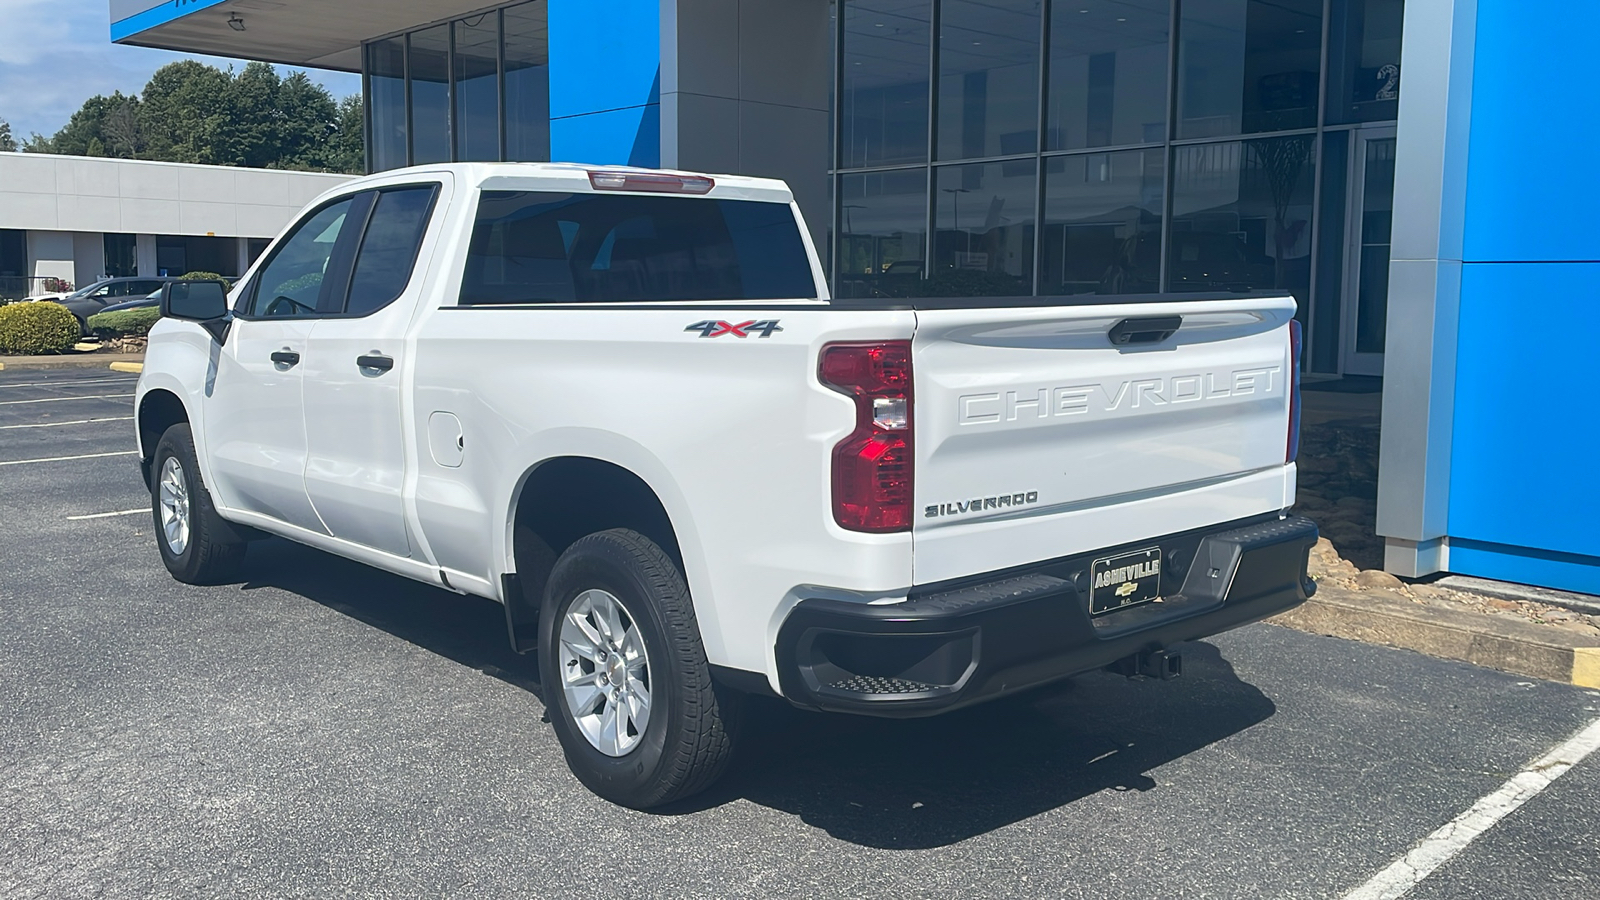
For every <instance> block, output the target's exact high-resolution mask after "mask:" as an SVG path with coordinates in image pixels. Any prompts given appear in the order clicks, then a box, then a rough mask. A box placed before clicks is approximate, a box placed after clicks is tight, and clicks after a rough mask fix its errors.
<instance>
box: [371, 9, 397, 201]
mask: <svg viewBox="0 0 1600 900" xmlns="http://www.w3.org/2000/svg"><path fill="white" fill-rule="evenodd" d="M367 91H368V99H367V111H368V116H369V117H370V118H369V121H368V130H369V131H371V133H372V136H371V138H370V140H371V141H372V158H371V163H372V171H374V172H382V171H384V170H385V169H398V168H400V167H402V166H404V165H405V164H406V42H405V38H394V39H392V40H387V41H373V42H372V43H370V44H368V45H367Z"/></svg>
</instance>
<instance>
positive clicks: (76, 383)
mask: <svg viewBox="0 0 1600 900" xmlns="http://www.w3.org/2000/svg"><path fill="white" fill-rule="evenodd" d="M138 383H139V379H137V378H104V379H100V380H97V381H69V380H62V381H25V382H22V383H21V384H7V383H6V382H3V381H0V389H3V388H25V387H100V386H101V385H107V384H138Z"/></svg>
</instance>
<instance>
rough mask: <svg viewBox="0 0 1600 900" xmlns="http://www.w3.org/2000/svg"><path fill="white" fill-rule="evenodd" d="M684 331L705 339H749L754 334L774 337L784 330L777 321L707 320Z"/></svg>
mask: <svg viewBox="0 0 1600 900" xmlns="http://www.w3.org/2000/svg"><path fill="white" fill-rule="evenodd" d="M683 330H684V331H698V332H700V336H701V337H703V338H714V337H722V336H723V335H725V334H731V335H733V336H734V337H736V338H747V337H749V336H750V335H751V333H752V332H754V333H755V335H756V337H763V338H769V337H772V333H773V332H774V331H782V330H783V329H782V328H780V327H779V326H778V320H777V319H759V320H758V319H751V320H750V321H748V322H739V323H737V324H736V323H733V322H721V321H717V322H713V321H711V320H710V319H707V320H705V321H703V322H696V323H694V324H693V325H690V326H689V327H687V328H685V329H683Z"/></svg>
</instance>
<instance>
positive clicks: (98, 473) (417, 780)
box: [0, 369, 1600, 900]
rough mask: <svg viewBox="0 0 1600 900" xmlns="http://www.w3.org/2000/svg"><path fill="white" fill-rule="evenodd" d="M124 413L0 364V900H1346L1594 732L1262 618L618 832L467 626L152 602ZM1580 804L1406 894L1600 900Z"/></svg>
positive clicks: (775, 722) (287, 595)
mask: <svg viewBox="0 0 1600 900" xmlns="http://www.w3.org/2000/svg"><path fill="white" fill-rule="evenodd" d="M133 388H134V378H133V376H123V375H116V374H113V373H108V372H105V371H103V370H88V369H84V370H51V371H38V370H21V371H12V370H7V371H4V372H0V535H3V541H0V616H3V622H4V624H3V626H0V696H3V698H4V703H3V706H0V710H3V712H4V715H3V716H0V897H6V898H31V897H74V898H76V897H90V896H104V897H147V896H161V897H169V896H170V897H224V896H228V897H232V896H263V897H317V898H322V897H335V896H356V897H512V896H530V897H566V896H597V897H607V898H613V897H688V896H695V897H763V898H765V897H877V896H894V897H1096V898H1099V897H1107V898H1111V897H1117V898H1122V897H1152V898H1167V897H1193V898H1207V900H1215V898H1340V897H1344V896H1346V895H1347V894H1349V893H1350V892H1351V891H1353V890H1355V889H1357V888H1359V887H1361V886H1362V885H1363V884H1366V883H1367V882H1368V881H1369V879H1372V878H1373V877H1374V876H1375V875H1377V874H1378V873H1379V872H1381V871H1383V870H1385V869H1386V867H1389V866H1390V864H1391V863H1392V862H1394V861H1395V860H1396V859H1397V858H1399V857H1402V856H1403V855H1405V854H1406V853H1407V851H1408V850H1409V849H1410V848H1411V847H1412V846H1413V845H1415V844H1417V842H1419V841H1421V840H1423V839H1424V838H1426V837H1427V836H1428V835H1430V834H1431V833H1433V832H1435V830H1436V829H1439V828H1440V827H1441V826H1443V825H1445V824H1446V823H1449V822H1451V821H1452V820H1453V819H1456V818H1457V817H1458V816H1460V815H1461V814H1462V813H1464V812H1466V811H1468V810H1469V809H1470V808H1472V807H1473V806H1474V804H1475V803H1476V802H1477V801H1478V800H1479V799H1480V798H1483V797H1485V796H1486V795H1491V794H1493V793H1494V792H1495V791H1497V790H1498V789H1500V788H1501V787H1502V786H1503V785H1504V784H1506V782H1507V781H1508V779H1511V778H1512V777H1513V776H1514V775H1517V773H1518V772H1519V771H1520V770H1523V769H1524V767H1526V766H1528V764H1529V763H1530V762H1531V761H1534V760H1536V759H1538V758H1540V757H1541V756H1543V755H1545V754H1546V753H1547V752H1548V751H1550V750H1551V748H1553V747H1555V746H1557V745H1560V744H1562V743H1563V742H1564V741H1567V740H1568V739H1569V738H1570V737H1572V736H1573V735H1574V734H1576V733H1578V732H1580V730H1582V729H1585V728H1586V727H1588V726H1589V725H1590V724H1591V723H1593V722H1595V721H1596V720H1597V719H1600V693H1597V692H1593V691H1586V690H1583V689H1580V688H1573V687H1568V686H1562V685H1556V684H1550V683H1545V682H1530V681H1527V680H1525V679H1519V678H1515V677H1512V676H1508V675H1502V674H1500V673H1496V672H1492V671H1488V670H1484V669H1478V668H1474V667H1471V666H1467V665H1464V664H1458V663H1450V662H1441V661H1438V660H1433V659H1429V658H1426V657H1423V656H1419V655H1416V654H1413V653H1409V652H1405V651H1398V650H1390V649H1385V648H1380V647H1372V646H1367V645H1363V644H1358V643H1352V642H1347V641H1341V640H1337V639H1333V638H1321V637H1315V636H1311V635H1307V634H1302V633H1299V632H1295V631H1290V630H1287V629H1284V628H1278V627H1275V626H1270V625H1255V626H1251V627H1248V628H1245V629H1241V630H1239V631H1236V632H1233V633H1230V634H1227V635H1224V636H1221V637H1219V638H1217V639H1215V640H1213V641H1210V642H1205V643H1199V644H1194V645H1190V646H1189V647H1188V649H1187V651H1186V655H1185V675H1184V677H1183V678H1181V679H1179V680H1177V681H1174V682H1170V683H1159V682H1135V681H1127V680H1124V679H1121V678H1117V677H1113V676H1109V675H1093V676H1086V677H1083V678H1079V679H1075V680H1073V681H1072V682H1069V683H1067V684H1063V685H1060V686H1056V687H1052V688H1049V689H1047V690H1044V691H1040V692H1035V693H1032V694H1029V695H1027V696H1021V697H1015V698H1011V699H1007V700H1004V701H1001V702H998V703H994V704H990V705H988V706H986V707H980V708H978V709H973V710H968V711H965V712H962V713H958V714H954V715H951V716H947V717H944V718H939V719H931V720H921V721H910V722H889V721H876V720H865V719H852V718H844V717H825V716H818V715H812V714H807V713H802V712H799V711H795V710H792V709H789V708H787V707H785V706H783V705H781V704H778V703H776V702H763V703H760V704H758V705H756V706H755V708H754V709H753V710H752V714H751V716H750V719H749V721H748V723H747V725H748V731H747V733H746V735H745V737H746V740H745V743H744V745H743V747H742V750H741V755H740V757H739V759H738V761H737V762H736V764H735V767H734V769H733V771H732V772H731V774H730V776H729V777H728V778H727V779H726V780H725V781H724V782H722V783H721V784H720V785H718V786H717V787H716V788H714V789H713V790H712V792H711V793H709V794H706V795H703V796H701V797H698V798H695V799H693V800H691V801H689V802H688V803H687V804H686V805H683V806H680V807H677V808H671V809H668V810H667V811H665V812H661V813H657V814H644V813H638V812H633V811H630V810H625V809H621V808H618V807H614V806H611V805H609V804H607V803H605V802H603V801H601V800H599V799H597V798H595V797H594V796H592V795H590V794H589V793H587V792H586V791H585V790H584V789H583V788H582V787H581V786H579V785H578V783H577V782H576V781H575V780H574V779H573V778H572V776H571V775H569V774H568V772H567V769H566V766H565V765H564V763H563V762H562V759H561V753H560V750H559V748H558V746H557V743H556V739H555V736H554V734H553V733H552V732H551V730H550V728H549V726H548V725H546V724H543V723H542V722H541V721H540V719H541V715H542V713H543V706H542V704H541V702H540V700H539V696H538V685H537V684H536V682H535V669H534V666H533V664H532V660H531V659H527V658H523V657H519V656H517V655H515V654H514V653H512V652H511V651H510V650H509V649H508V647H507V646H506V641H505V638H504V632H503V619H502V616H501V613H500V610H499V607H498V606H496V605H495V604H493V603H489V602H487V601H481V600H476V599H472V598H464V597H458V596H455V595H453V594H450V593H448V592H445V591H442V590H437V589H433V588H429V587H426V586H423V585H419V584H414V583H411V582H408V581H405V580H403V579H400V578H397V577H394V576H390V575H387V574H383V573H380V572H377V571H375V570H371V569H367V568H364V567H362V566H359V565H356V564H354V563H349V562H346V561H344V560H341V559H338V558H335V557H332V556H328V555H326V554H323V553H320V552H317V551H314V550H310V549H306V548H303V547H299V546H297V545H294V544H290V543H288V542H284V541H278V540H273V541H267V542H262V543H258V544H255V545H253V546H252V547H251V550H250V555H249V560H248V563H247V565H246V569H245V578H244V581H243V582H242V583H239V584H234V585H227V586H221V587H210V588H194V587H188V586H185V585H180V584H178V583H177V582H174V581H172V580H171V579H170V578H169V577H168V576H167V573H166V571H165V570H164V569H163V568H162V566H161V563H160V561H159V559H158V558H157V556H156V551H155V548H154V545H153V543H152V535H151V519H150V515H149V513H148V511H146V510H145V507H146V506H147V504H148V497H147V495H146V493H145V490H144V487H143V485H142V484H141V483H140V481H139V478H138V475H137V470H136V467H135V457H134V455H133V453H132V451H133V449H134V440H133V429H132V423H131V421H130V420H129V418H128V417H131V416H132V414H133V410H132V396H131V395H132V393H133ZM130 511H136V512H130ZM91 517H92V518H91ZM1596 810H1600V754H1595V755H1594V756H1591V757H1589V758H1587V759H1584V760H1582V761H1580V762H1578V763H1577V764H1576V765H1575V766H1574V767H1573V768H1572V769H1571V770H1570V772H1567V773H1566V774H1565V775H1563V776H1562V777H1560V778H1559V779H1558V780H1556V781H1554V782H1553V783H1551V784H1550V785H1549V787H1547V788H1546V789H1545V790H1544V791H1543V792H1542V793H1540V794H1538V795H1537V796H1535V797H1533V798H1532V799H1531V800H1529V801H1527V802H1526V804H1525V805H1522V806H1520V807H1519V808H1516V809H1515V810H1514V811H1512V812H1510V814H1509V815H1506V816H1505V817H1504V818H1503V819H1501V820H1499V821H1498V823H1497V824H1495V825H1494V826H1493V827H1492V828H1490V829H1489V830H1487V831H1486V832H1484V833H1483V834H1482V835H1481V836H1480V837H1478V838H1477V840H1476V841H1474V842H1472V843H1471V844H1470V845H1468V846H1466V847H1465V849H1464V850H1462V851H1461V852H1459V853H1458V854H1456V855H1453V856H1451V857H1449V858H1448V859H1447V860H1446V861H1444V862H1443V863H1442V865H1440V866H1439V867H1438V868H1437V870H1436V871H1433V872H1432V874H1431V875H1429V876H1428V877H1427V878H1425V879H1424V880H1422V881H1421V883H1420V884H1418V885H1417V886H1416V887H1415V888H1414V889H1412V890H1411V892H1410V893H1409V894H1407V895H1406V896H1408V897H1424V898H1454V897H1505V898H1521V897H1527V898H1535V897H1536V898H1541V900H1548V898H1592V897H1597V896H1600V835H1597V828H1596V815H1597V814H1596Z"/></svg>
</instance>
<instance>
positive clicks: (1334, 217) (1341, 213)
mask: <svg viewBox="0 0 1600 900" xmlns="http://www.w3.org/2000/svg"><path fill="white" fill-rule="evenodd" d="M1349 169H1350V132H1348V131H1329V132H1327V133H1325V134H1324V135H1323V136H1322V171H1321V173H1320V177H1321V178H1322V197H1321V200H1322V203H1321V205H1320V208H1319V209H1318V211H1317V272H1316V296H1315V298H1314V299H1313V300H1312V302H1313V303H1314V304H1315V309H1314V310H1312V311H1310V314H1309V315H1308V314H1307V311H1306V310H1304V309H1302V310H1301V311H1300V312H1298V313H1297V314H1296V317H1297V318H1299V319H1300V320H1301V322H1302V323H1303V324H1308V327H1309V331H1308V332H1307V338H1308V340H1307V343H1306V350H1307V352H1306V354H1305V357H1304V358H1305V360H1306V365H1305V368H1306V371H1308V372H1337V371H1339V307H1340V305H1341V304H1340V299H1339V298H1340V297H1341V296H1343V293H1342V292H1343V290H1344V269H1345V258H1344V247H1345V232H1346V231H1347V230H1348V229H1346V228H1345V212H1346V207H1348V206H1349V205H1350V203H1349V196H1348V195H1347V194H1346V193H1345V191H1346V185H1347V183H1348V182H1349V180H1350V173H1349Z"/></svg>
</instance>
